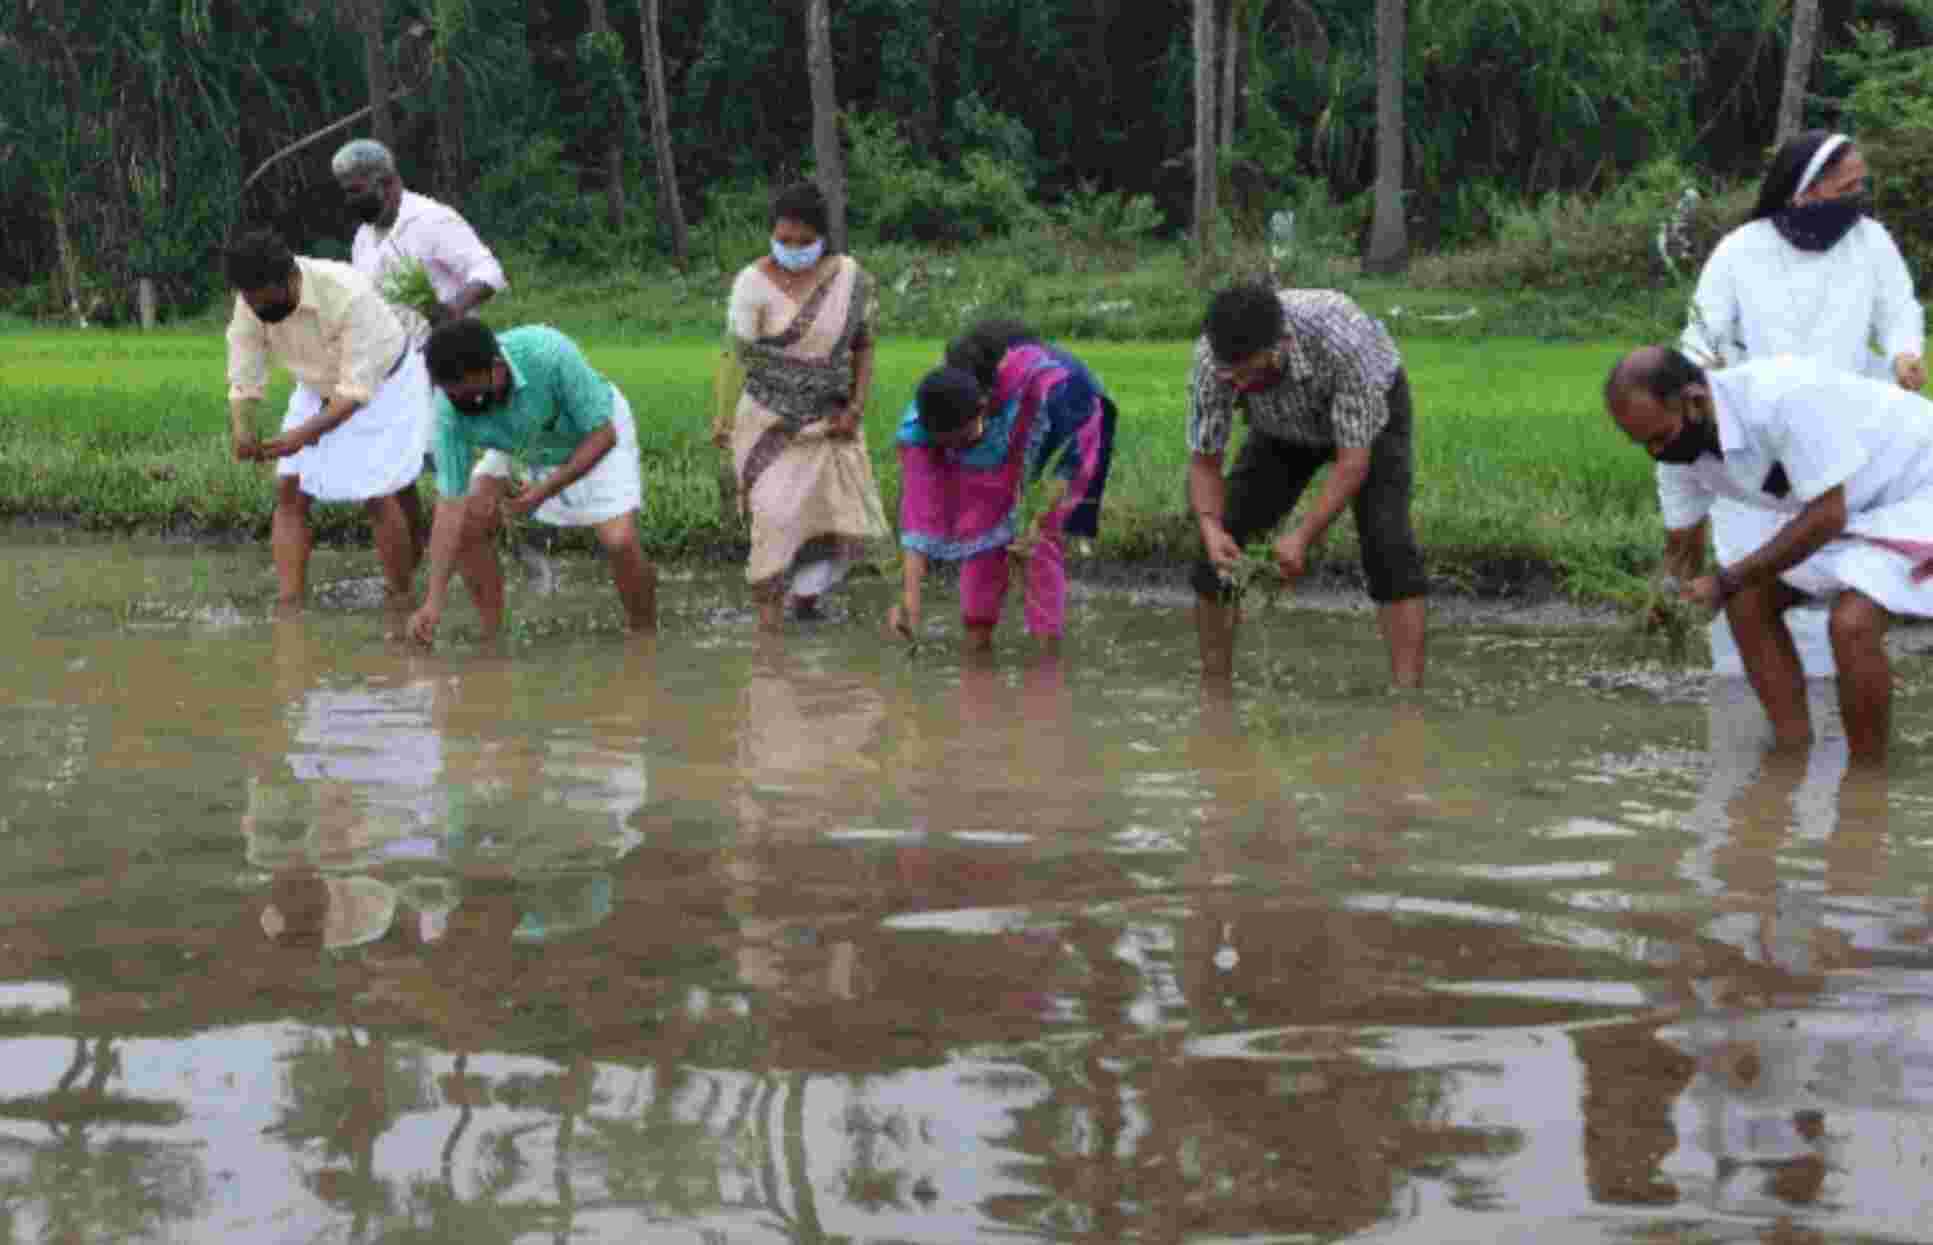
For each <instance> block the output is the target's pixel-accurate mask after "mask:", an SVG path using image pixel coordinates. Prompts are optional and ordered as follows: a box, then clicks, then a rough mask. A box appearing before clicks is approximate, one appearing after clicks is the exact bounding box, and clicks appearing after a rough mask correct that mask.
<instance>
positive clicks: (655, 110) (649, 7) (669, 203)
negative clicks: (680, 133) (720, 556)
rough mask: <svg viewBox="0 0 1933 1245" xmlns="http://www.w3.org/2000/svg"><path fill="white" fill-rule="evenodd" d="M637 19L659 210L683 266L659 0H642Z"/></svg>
mask: <svg viewBox="0 0 1933 1245" xmlns="http://www.w3.org/2000/svg"><path fill="white" fill-rule="evenodd" d="M639 7H640V8H641V9H642V10H643V12H642V13H641V14H640V16H639V18H638V20H639V23H640V24H641V25H642V27H643V30H642V33H643V36H644V77H645V88H646V91H647V93H648V94H649V95H650V97H651V152H652V158H653V160H655V161H656V162H657V166H658V212H659V214H660V215H662V216H663V218H664V221H665V224H666V225H668V226H670V228H671V257H672V259H673V260H674V261H675V262H676V263H677V265H678V267H680V268H683V267H684V266H685V264H686V263H688V262H689V261H690V258H691V234H690V231H688V230H687V229H686V228H685V209H684V205H683V203H681V202H680V201H679V199H678V166H677V163H676V162H675V160H674V159H673V155H672V150H671V111H670V105H669V104H668V103H667V102H666V101H667V99H668V92H667V91H666V90H665V81H664V38H663V36H662V35H661V34H660V33H659V30H658V0H644V2H643V4H641V5H640V6H639Z"/></svg>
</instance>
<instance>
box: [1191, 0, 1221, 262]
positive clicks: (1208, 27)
mask: <svg viewBox="0 0 1933 1245" xmlns="http://www.w3.org/2000/svg"><path fill="white" fill-rule="evenodd" d="M1218 16H1219V14H1218V13H1217V12H1216V5H1215V0H1195V251H1196V254H1197V255H1198V256H1200V257H1201V258H1202V259H1204V260H1206V259H1207V258H1209V256H1210V255H1211V254H1213V251H1214V233H1215V182H1216V180H1217V178H1218V177H1219V176H1220V172H1221V169H1220V163H1221V161H1220V160H1219V158H1218V156H1217V152H1216V144H1215V135H1216V130H1215V102H1216V101H1215V88H1216V85H1217V79H1218V75H1217V74H1216V72H1215V70H1216V66H1217V61H1216V57H1215V44H1216V34H1217V33H1218V31H1217V25H1216V18H1217V17H1218Z"/></svg>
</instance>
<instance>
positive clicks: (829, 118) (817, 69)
mask: <svg viewBox="0 0 1933 1245" xmlns="http://www.w3.org/2000/svg"><path fill="white" fill-rule="evenodd" d="M805 43H806V65H807V68H808V70H809V71H810V73H811V76H812V155H813V159H814V160H815V161H816V162H817V164H818V166H819V189H820V190H822V191H824V192H825V196H826V214H827V217H828V218H829V220H830V222H831V226H832V228H831V233H832V236H831V237H830V238H828V239H826V242H827V244H828V245H829V246H830V247H831V249H833V250H835V251H843V250H845V249H846V158H845V154H844V153H843V152H842V151H840V149H839V96H838V93H837V92H836V91H835V90H834V89H833V81H832V19H831V16H830V14H829V13H828V12H827V8H826V0H806V12H805Z"/></svg>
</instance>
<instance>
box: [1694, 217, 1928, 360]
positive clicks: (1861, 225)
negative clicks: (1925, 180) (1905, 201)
mask: <svg viewBox="0 0 1933 1245" xmlns="http://www.w3.org/2000/svg"><path fill="white" fill-rule="evenodd" d="M1692 305H1693V307H1694V308H1695V309H1696V314H1695V315H1694V316H1693V317H1692V321H1691V323H1690V324H1688V325H1686V326H1685V331H1684V334H1683V335H1682V336H1681V337H1680V338H1679V344H1680V346H1681V348H1682V349H1683V350H1684V352H1685V354H1687V355H1688V356H1690V357H1691V359H1692V360H1693V361H1694V362H1697V363H1699V364H1700V365H1701V366H1707V367H1711V366H1719V365H1718V364H1717V363H1716V362H1715V360H1716V359H1717V358H1719V357H1720V356H1721V355H1722V356H1723V358H1724V366H1730V365H1732V364H1736V363H1743V362H1746V361H1748V360H1752V359H1769V358H1772V357H1773V356H1775V355H1782V354H1796V355H1805V356H1808V357H1810V358H1815V359H1820V360H1823V361H1825V362H1827V363H1830V364H1832V365H1833V366H1835V367H1839V368H1843V369H1844V370H1846V371H1849V372H1858V373H1861V374H1862V375H1874V376H1883V377H1887V378H1890V377H1891V375H1892V360H1893V359H1894V358H1895V357H1897V356H1898V355H1901V354H1921V353H1924V350H1925V345H1926V313H1925V311H1924V309H1923V308H1922V307H1921V306H1920V303H1919V300H1918V299H1917V298H1915V297H1914V296H1913V278H1912V276H1911V275H1910V274H1909V273H1908V272H1907V271H1906V260H1905V258H1904V257H1903V256H1901V255H1900V252H1899V247H1898V245H1897V244H1895V243H1894V241H1893V235H1891V234H1890V233H1888V232H1886V227H1885V226H1884V225H1882V224H1880V223H1879V222H1878V221H1876V220H1873V219H1872V218H1871V217H1865V218H1863V219H1861V220H1860V221H1859V222H1858V223H1857V224H1855V225H1854V226H1853V227H1852V229H1851V231H1850V232H1848V233H1847V234H1846V236H1845V237H1843V238H1841V239H1840V240H1839V242H1838V243H1837V244H1836V245H1834V246H1833V247H1831V248H1830V249H1828V250H1824V251H1804V250H1800V249H1799V248H1798V247H1796V246H1793V245H1792V244H1791V243H1790V242H1787V241H1786V240H1785V239H1784V238H1782V237H1780V236H1779V232H1778V230H1777V229H1776V228H1774V227H1773V225H1772V222H1771V221H1769V220H1755V221H1749V222H1747V223H1746V224H1743V225H1740V226H1739V227H1738V228H1737V229H1734V230H1732V232H1730V233H1728V234H1726V235H1725V236H1724V238H1722V239H1721V240H1720V241H1719V243H1718V246H1717V247H1715V248H1714V249H1713V250H1712V253H1711V258H1710V259H1708V260H1706V261H1705V267H1704V270H1703V271H1702V272H1700V273H1699V274H1698V290H1697V292H1696V293H1695V294H1694V295H1693V296H1692ZM1875 340H1876V341H1877V344H1878V349H1879V353H1877V354H1875V353H1874V348H1873V343H1874V341H1875Z"/></svg>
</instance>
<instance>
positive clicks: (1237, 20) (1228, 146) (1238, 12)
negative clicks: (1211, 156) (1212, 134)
mask: <svg viewBox="0 0 1933 1245" xmlns="http://www.w3.org/2000/svg"><path fill="white" fill-rule="evenodd" d="M1221 5H1222V33H1221V48H1220V51H1221V61H1222V102H1221V107H1220V109H1219V110H1218V113H1217V119H1218V120H1220V122H1221V132H1222V136H1221V149H1222V150H1223V151H1232V150H1234V147H1235V131H1236V128H1237V122H1238V118H1237V116H1236V112H1237V108H1238V101H1239V100H1240V99H1241V91H1240V85H1239V79H1240V75H1241V66H1242V55H1243V53H1244V52H1245V51H1246V50H1247V46H1246V43H1245V41H1244V40H1243V39H1242V11H1243V10H1244V9H1245V8H1247V7H1248V6H1247V0H1221Z"/></svg>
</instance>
